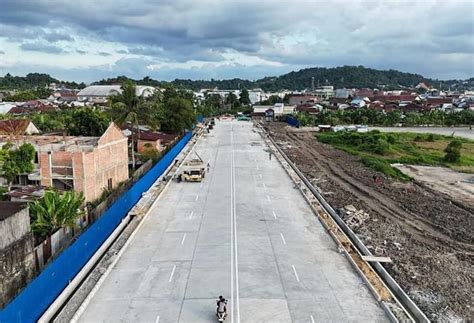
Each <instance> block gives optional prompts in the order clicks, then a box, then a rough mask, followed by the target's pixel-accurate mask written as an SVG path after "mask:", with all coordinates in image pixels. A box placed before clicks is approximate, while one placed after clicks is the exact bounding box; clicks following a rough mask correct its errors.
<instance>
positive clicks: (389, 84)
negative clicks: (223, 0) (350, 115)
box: [172, 66, 474, 91]
mask: <svg viewBox="0 0 474 323" xmlns="http://www.w3.org/2000/svg"><path fill="white" fill-rule="evenodd" d="M313 77H314V83H315V86H317V85H318V83H319V85H333V86H334V88H385V89H403V88H413V87H415V86H416V85H417V84H418V83H420V82H426V83H428V84H430V85H433V86H434V87H439V85H440V83H441V86H442V88H443V89H447V88H451V89H455V88H458V89H469V88H474V78H470V79H469V80H465V81H459V80H449V81H439V80H433V79H430V78H425V77H423V76H422V75H419V74H412V73H405V72H400V71H395V70H387V71H384V70H376V69H372V68H365V67H363V66H341V67H333V68H325V67H314V68H306V69H302V70H299V71H297V72H290V73H287V74H284V75H281V76H277V77H265V78H263V79H259V80H256V81H253V82H252V81H248V80H241V79H232V80H210V81H192V80H175V81H173V82H172V83H173V84H175V85H178V86H184V87H187V88H192V89H196V90H197V89H201V88H214V87H218V88H220V89H236V88H238V86H240V88H244V87H245V88H248V89H250V88H262V89H263V90H265V91H278V90H283V89H288V90H304V89H306V88H310V87H311V80H312V78H313Z"/></svg>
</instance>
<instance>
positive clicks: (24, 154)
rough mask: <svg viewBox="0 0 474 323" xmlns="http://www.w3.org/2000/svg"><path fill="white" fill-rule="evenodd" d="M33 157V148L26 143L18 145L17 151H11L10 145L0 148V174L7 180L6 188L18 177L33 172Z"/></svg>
mask: <svg viewBox="0 0 474 323" xmlns="http://www.w3.org/2000/svg"><path fill="white" fill-rule="evenodd" d="M34 156H35V148H34V147H33V145H31V144H28V143H25V144H22V145H20V146H19V147H18V149H13V144H12V143H7V144H4V145H3V146H2V147H1V148H0V173H1V174H2V176H3V177H4V178H5V179H6V180H7V182H8V186H10V185H11V183H12V182H13V181H14V180H15V178H17V177H18V175H20V174H24V173H31V172H32V171H33V169H34V165H33V158H34Z"/></svg>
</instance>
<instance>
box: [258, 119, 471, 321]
mask: <svg viewBox="0 0 474 323" xmlns="http://www.w3.org/2000/svg"><path fill="white" fill-rule="evenodd" d="M265 127H266V129H267V131H269V133H270V135H271V136H272V137H273V138H274V139H275V140H276V142H277V143H278V144H279V145H280V147H281V148H282V149H283V150H284V151H285V152H286V154H287V155H288V157H289V158H291V160H292V161H293V162H294V163H295V164H296V165H297V166H298V168H299V169H300V170H301V171H302V172H303V173H304V174H305V175H306V176H307V177H308V179H310V180H311V181H312V182H313V183H314V184H315V186H317V187H318V188H319V189H320V190H321V191H322V193H323V194H324V196H325V198H326V199H327V200H328V202H329V203H330V204H331V205H332V206H333V207H334V208H335V209H338V210H339V212H341V213H343V212H344V211H343V208H344V207H345V206H348V205H352V206H354V207H355V209H357V210H364V211H365V212H367V213H368V214H369V216H363V217H361V218H360V219H356V220H357V221H354V219H353V218H351V221H350V222H348V224H349V226H351V228H352V229H353V230H354V231H355V232H356V233H357V235H358V236H359V237H360V238H361V239H362V240H363V241H364V243H365V244H366V245H367V246H368V247H369V249H371V251H372V252H373V253H374V254H376V255H380V256H382V255H383V256H389V257H390V258H391V259H392V260H393V263H391V264H388V265H385V267H386V268H387V270H388V271H389V272H390V273H391V274H392V275H393V276H394V278H395V279H396V280H397V282H398V283H399V284H400V285H401V286H402V287H403V288H404V289H405V291H407V292H408V293H409V295H410V296H411V297H412V299H413V300H414V301H415V302H416V303H417V304H418V305H419V306H420V308H421V309H422V310H423V311H424V312H425V313H426V314H427V315H428V317H429V318H430V319H432V320H434V321H453V320H459V319H464V320H467V321H471V319H472V318H471V315H472V314H471V312H472V309H471V300H472V296H473V295H472V278H473V275H472V272H473V271H472V268H473V263H474V257H473V255H474V243H473V242H474V234H473V227H474V226H473V224H474V221H473V219H474V216H473V215H474V209H472V208H471V207H469V206H467V205H463V204H462V203H457V202H456V201H452V200H451V199H450V198H449V197H448V196H446V195H443V194H442V193H437V192H435V191H432V190H428V189H426V188H424V187H421V186H419V185H417V184H415V183H412V182H400V181H397V180H393V179H391V178H388V177H386V176H385V175H384V174H382V173H378V172H375V171H374V170H372V169H370V168H367V167H365V166H364V165H363V164H362V163H361V162H360V161H359V158H358V157H356V156H353V155H350V154H347V153H345V152H343V151H340V150H337V149H334V148H332V147H330V146H328V145H325V144H322V143H320V142H318V141H317V140H316V139H315V137H314V133H312V132H299V131H298V132H296V131H293V130H292V129H291V128H289V127H288V126H287V125H286V124H283V123H266V124H265ZM374 174H377V175H378V177H379V178H380V179H381V180H380V181H379V182H378V183H377V184H376V183H374V180H373V175H374ZM351 209H353V208H351ZM352 213H353V212H352ZM361 213H363V212H361ZM341 215H342V216H343V217H344V216H345V214H341ZM346 218H347V217H346Z"/></svg>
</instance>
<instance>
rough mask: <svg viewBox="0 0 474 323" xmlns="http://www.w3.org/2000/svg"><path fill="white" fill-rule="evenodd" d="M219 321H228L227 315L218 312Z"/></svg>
mask: <svg viewBox="0 0 474 323" xmlns="http://www.w3.org/2000/svg"><path fill="white" fill-rule="evenodd" d="M216 315H217V320H218V321H219V322H224V320H225V319H226V317H227V314H226V313H225V312H217V314H216Z"/></svg>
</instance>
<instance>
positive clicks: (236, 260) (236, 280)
mask: <svg viewBox="0 0 474 323" xmlns="http://www.w3.org/2000/svg"><path fill="white" fill-rule="evenodd" d="M232 176H233V180H232V193H233V194H232V205H233V213H234V242H235V243H234V248H235V252H234V256H235V297H236V302H235V306H236V309H237V323H240V297H239V257H238V254H239V252H238V248H237V247H238V245H239V243H238V241H237V212H236V203H235V153H234V149H233V143H232Z"/></svg>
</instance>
